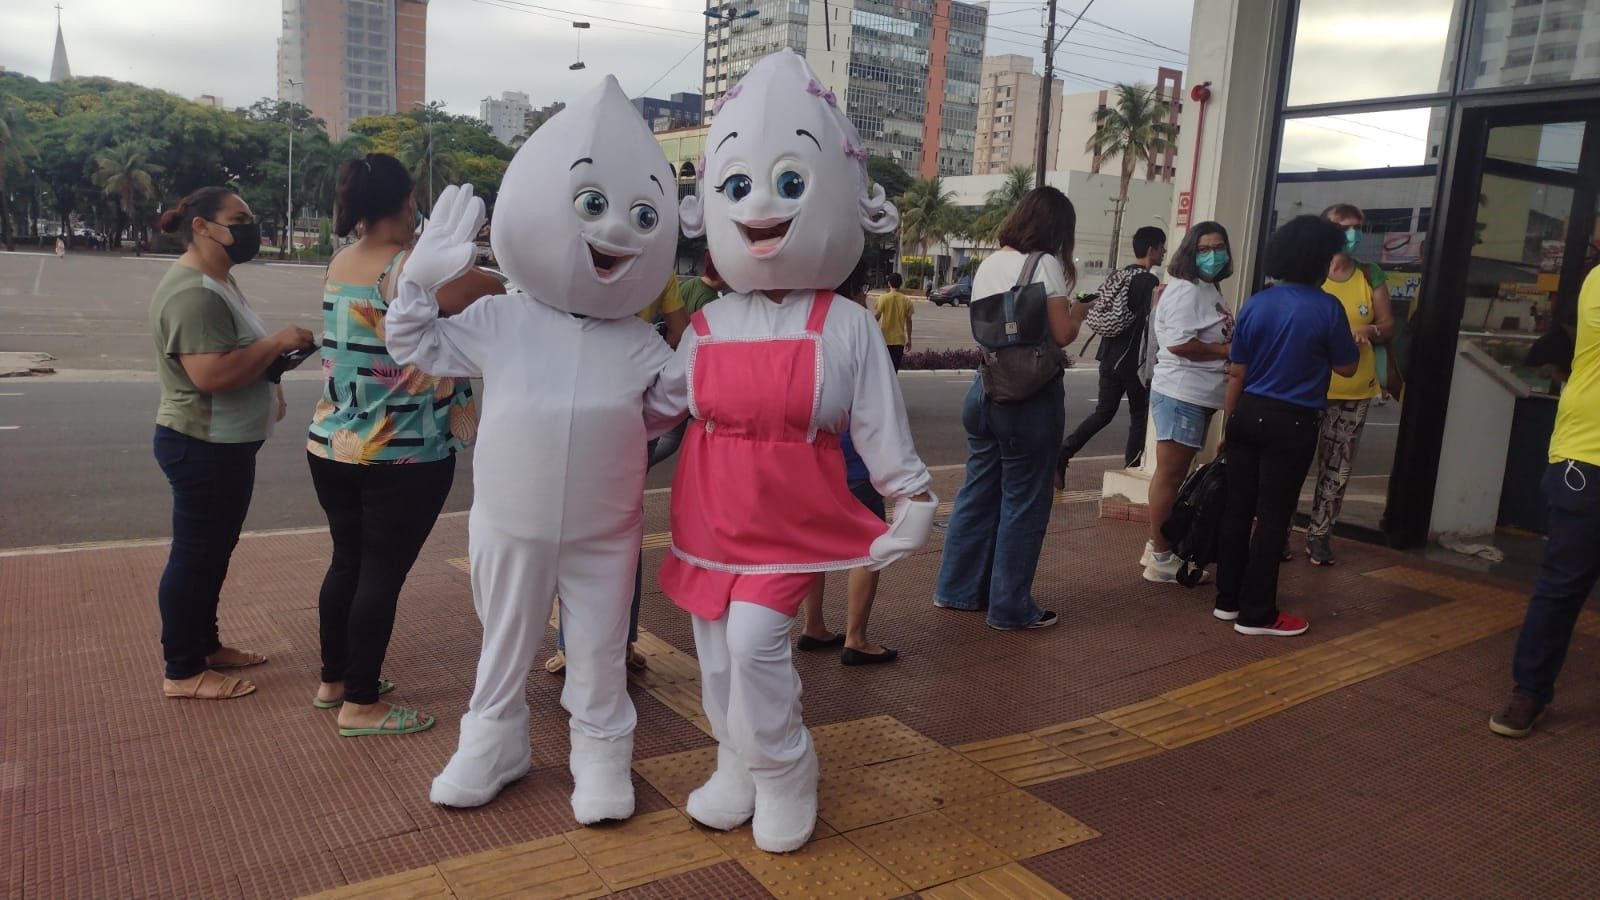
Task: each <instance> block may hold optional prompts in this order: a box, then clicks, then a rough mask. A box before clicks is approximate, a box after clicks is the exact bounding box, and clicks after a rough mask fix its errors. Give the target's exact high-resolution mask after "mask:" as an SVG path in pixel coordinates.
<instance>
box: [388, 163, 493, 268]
mask: <svg viewBox="0 0 1600 900" xmlns="http://www.w3.org/2000/svg"><path fill="white" fill-rule="evenodd" d="M484 218H485V216H484V212H483V198H482V197H474V196H473V195H472V185H470V184H462V185H454V184H452V185H450V186H449V187H447V188H445V189H444V191H443V192H441V193H440V194H439V202H437V203H435V204H434V205H433V215H432V216H431V217H429V219H428V223H427V225H426V226H424V227H423V229H422V237H420V238H418V239H417V245H416V247H414V248H413V249H412V251H411V255H409V256H407V257H406V265H405V268H404V269H402V270H401V275H400V279H401V282H402V283H404V282H407V281H409V282H411V283H413V284H415V285H417V286H418V287H421V288H422V289H423V290H424V291H427V292H428V293H429V294H432V293H433V292H434V291H437V290H438V289H439V288H441V287H443V286H444V285H446V284H449V283H450V282H452V281H454V280H456V279H457V278H460V277H461V275H462V273H464V272H466V271H467V269H469V268H471V267H472V260H473V257H474V255H475V254H476V248H475V247H473V244H472V242H473V239H475V238H476V237H477V236H478V232H479V230H481V229H482V228H483V222H484Z"/></svg>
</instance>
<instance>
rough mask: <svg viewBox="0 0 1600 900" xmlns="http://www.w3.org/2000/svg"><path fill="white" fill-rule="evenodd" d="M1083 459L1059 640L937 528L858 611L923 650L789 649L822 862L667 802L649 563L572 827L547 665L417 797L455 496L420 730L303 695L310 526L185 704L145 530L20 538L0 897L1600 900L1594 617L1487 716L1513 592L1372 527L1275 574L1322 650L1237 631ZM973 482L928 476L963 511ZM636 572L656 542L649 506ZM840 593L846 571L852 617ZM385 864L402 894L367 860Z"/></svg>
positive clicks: (1066, 505) (661, 617) (459, 558)
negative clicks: (620, 705) (459, 775)
mask: <svg viewBox="0 0 1600 900" xmlns="http://www.w3.org/2000/svg"><path fill="white" fill-rule="evenodd" d="M1081 468H1082V470H1081V471H1080V468H1079V467H1075V468H1073V469H1072V470H1071V471H1070V472H1069V475H1070V479H1071V480H1070V482H1069V485H1068V487H1069V491H1068V492H1067V493H1066V494H1064V495H1060V496H1059V498H1058V499H1059V500H1060V501H1061V502H1060V503H1058V506H1057V509H1056V513H1055V515H1054V518H1053V520H1052V523H1051V529H1050V534H1049V537H1048V539H1047V543H1046V551H1045V555H1044V559H1043V562H1042V565H1041V568H1040V574H1039V578H1038V581H1037V583H1036V594H1037V596H1038V597H1039V598H1040V600H1041V602H1042V603H1043V604H1044V605H1045V606H1046V607H1047V608H1052V609H1055V610H1057V611H1058V612H1060V613H1061V614H1062V616H1063V622H1062V624H1061V625H1060V626H1058V627H1056V628H1053V629H1049V630H1046V631H1041V632H1033V633H1024V634H1017V633H999V632H995V631H992V630H990V629H988V628H987V627H985V626H984V624H983V621H982V619H981V617H979V616H977V615H974V614H965V613H956V612H949V611H944V610H938V609H935V608H934V607H933V606H932V605H931V603H930V600H929V597H930V594H931V589H932V583H933V579H934V575H935V573H936V571H937V567H938V562H939V547H938V546H937V544H938V542H939V541H940V540H942V537H941V536H940V535H942V532H936V537H935V541H934V546H931V547H930V548H929V549H928V550H927V551H925V552H924V553H922V554H920V555H919V556H917V557H915V558H914V559H912V560H910V561H907V562H906V563H903V564H901V565H899V566H896V567H895V568H894V569H892V570H891V571H889V572H887V573H886V576H885V578H884V581H883V588H882V591H881V594H880V601H879V605H878V609H877V610H876V611H875V616H874V622H873V627H872V634H873V636H874V637H875V638H877V639H879V640H881V641H883V642H884V643H887V644H889V645H890V646H893V647H895V648H897V649H899V650H901V651H902V652H903V653H904V658H903V659H902V660H901V661H900V662H897V663H895V664H894V665H890V666H885V667H868V668H860V669H846V668H843V667H841V666H839V665H838V662H837V658H836V657H832V656H829V655H827V654H801V655H798V664H799V667H800V670H801V674H802V677H803V679H804V682H805V691H806V692H805V706H806V720H807V723H808V724H809V725H810V726H811V727H812V729H813V733H814V735H815V736H816V740H817V743H818V746H819V750H820V753H821V755H822V760H823V782H822V788H821V792H820V796H821V814H820V818H821V823H819V826H818V830H817V836H816V838H814V839H813V842H812V844H811V845H810V846H808V847H807V848H806V849H805V850H804V851H802V852H800V853H796V854H791V855H789V856H785V857H771V856H767V855H765V854H761V853H759V852H758V851H755V850H754V849H753V847H752V846H751V844H750V840H749V832H748V829H744V830H742V831H741V832H734V833H732V834H729V835H721V834H716V833H713V832H707V831H703V830H700V829H698V828H697V827H695V826H694V825H692V824H691V823H690V822H689V821H688V819H687V818H686V817H685V816H684V815H683V813H682V812H681V809H680V808H679V807H681V804H682V803H683V800H684V795H685V794H686V793H687V791H688V790H689V789H690V788H692V787H693V786H695V785H696V784H698V783H699V781H700V780H702V779H703V778H704V776H705V775H706V774H707V773H708V772H709V766H710V764H711V760H712V750H711V739H710V738H709V737H708V736H707V735H706V734H705V732H704V730H703V725H704V720H703V719H702V718H700V717H699V708H698V694H697V692H698V672H697V669H696V668H695V665H694V658H693V642H692V639H691V637H690V629H689V624H688V620H687V618H686V616H685V615H683V614H682V613H681V612H679V611H678V610H676V609H675V608H674V607H672V606H671V605H670V604H669V603H667V602H666V601H665V600H664V599H663V598H662V597H661V596H660V594H659V593H658V592H657V591H656V589H655V588H656V586H655V582H654V578H653V576H647V584H646V596H645V605H644V612H643V621H642V626H643V627H644V628H645V629H646V630H647V631H648V632H649V634H648V635H647V636H645V637H644V638H643V639H642V641H643V644H644V647H645V649H646V650H647V651H648V653H649V654H650V656H651V669H650V671H649V672H648V673H646V674H645V675H643V676H642V677H637V678H636V679H635V682H634V687H633V694H634V700H635V703H636V705H637V707H638V710H639V728H638V732H637V738H636V741H637V743H636V746H635V761H636V765H635V771H636V774H637V776H638V777H636V779H635V784H636V787H637V791H638V813H637V814H636V816H635V818H634V819H633V820H632V821H630V822H628V823H626V824H623V825H618V826H607V827H599V828H590V829H581V828H579V827H578V826H577V825H576V823H574V822H573V820H572V817H571V810H570V807H569V805H568V793H569V791H570V786H571V780H570V776H569V775H568V774H567V771H566V749H567V748H566V724H565V714H564V713H563V712H562V710H561V709H560V706H559V703H558V695H559V690H560V681H559V679H556V678H553V677H551V676H548V675H546V674H545V673H544V672H543V671H542V669H538V668H536V669H535V671H534V673H533V674H532V675H530V677H529V682H528V699H529V703H530V705H531V706H532V709H533V717H534V724H533V745H534V766H535V768H534V771H533V772H532V773H531V774H530V775H529V776H528V777H527V778H526V779H524V780H522V781H521V782H518V783H516V784H514V785H512V786H510V787H508V788H507V789H506V791H505V792H504V793H503V794H502V796H501V797H500V798H499V799H498V800H496V801H495V802H494V803H493V804H491V805H490V806H488V807H486V808H484V809H481V810H475V811H466V812H459V811H451V810H445V809H441V808H438V807H435V806H433V805H431V804H430V803H428V800H427V792H428V785H429V782H430V780H431V779H432V777H433V775H434V774H435V773H436V772H437V771H438V770H439V768H440V767H441V766H442V765H443V764H444V762H445V760H446V759H447V758H448V757H449V755H450V753H451V751H452V750H453V749H454V745H455V740H456V735H457V722H458V720H459V717H460V715H461V713H462V711H463V710H464V709H465V706H466V702H467V698H468V694H469V692H470V689H471V682H472V678H473V669H474V665H475V662H476V658H477V647H478V642H479V638H480V634H479V628H478V625H477V622H476V619H475V618H474V616H473V613H472V605H471V596H470V590H469V581H468V576H467V574H466V572H465V560H464V557H465V556H466V519H465V517H464V516H452V517H448V518H445V519H442V520H441V521H440V523H439V525H438V527H437V528H436V529H435V531H434V534H433V538H432V539H431V541H430V542H429V544H428V547H427V548H426V550H425V551H424V553H423V556H422V558H421V559H420V560H419V561H418V563H417V566H416V568H415V569H414V571H413V573H412V577H411V580H410V582H409V583H408V585H407V587H406V591H405V593H404V595H403V596H402V598H401V606H400V615H399V619H398V621H397V623H396V627H395V633H394V639H393V642H392V644H391V647H390V652H389V657H388V661H387V663H386V665H385V675H386V676H387V677H388V678H390V679H391V680H393V681H395V682H396V683H397V684H398V686H399V687H398V689H397V690H396V691H395V693H394V694H393V695H392V696H393V697H394V699H395V700H397V701H398V702H400V703H403V704H406V705H409V706H414V707H417V708H420V709H422V710H424V711H427V712H430V713H433V714H434V715H436V716H437V717H438V718H439V724H438V725H437V726H436V727H435V728H434V729H432V730H431V731H429V732H427V733H425V734H422V735H417V736H411V737H404V738H393V739H389V738H362V739H341V738H339V737H338V736H337V733H336V731H335V726H334V724H333V713H331V712H327V711H319V710H314V709H312V708H311V705H310V699H311V695H312V692H313V690H314V688H315V682H316V676H317V617H316V594H317V589H318V585H319V584H320V580H321V576H322V571H323V567H324V566H325V564H326V560H327V552H328V541H327V536H326V535H325V534H324V533H320V532H316V531H304V532H294V533H281V534H272V535H263V536H254V537H248V538H247V539H245V540H244V541H242V542H241V544H240V546H239V549H238V551H237V553H236V554H235V556H234V561H233V566H232V572H231V575H230V578H229V582H228V585H229V586H228V589H227V591H226V592H225V596H224V600H223V606H222V611H221V618H222V626H223V633H224V636H225V638H226V639H227V640H228V641H229V642H230V643H234V644H237V645H239V646H242V647H247V648H250V649H255V650H260V651H262V652H265V653H266V654H268V655H269V656H270V657H271V661H270V662H269V663H268V664H267V665H265V666H262V667H259V668H255V669H252V670H250V671H249V672H248V673H244V674H247V675H248V677H250V678H251V679H253V680H255V681H256V683H257V684H258V685H259V690H258V691H257V693H256V694H255V695H254V696H251V697H249V698H245V699H242V700H237V701H231V702H222V703H202V702H193V701H170V700H164V699H162V698H161V696H160V693H159V686H160V680H159V679H160V671H159V666H160V654H159V645H158V640H157V638H158V632H159V627H158V625H159V623H158V617H157V614H156V608H155V602H154V586H155V584H156V581H157V580H158V578H159V575H160V571H161V568H162V566H163V564H164V562H165V557H166V548H165V547H164V546H161V545H159V544H152V543H148V542H147V543H142V544H128V545H112V546H107V547H102V548H95V549H83V550H75V551H70V552H35V553H28V554H23V555H17V554H12V555H0V597H3V598H4V600H5V602H4V603H3V604H0V702H3V705H4V709H5V711H6V716H7V718H6V725H5V727H4V729H3V730H0V751H3V753H0V760H3V762H0V844H3V847H0V878H3V881H4V891H5V896H6V897H27V898H35V897H204V898H226V897H241V898H242V897H294V896H302V895H308V894H313V893H317V892H319V891H328V890H337V889H340V888H342V887H344V886H347V885H348V886H351V887H348V888H347V889H346V890H345V891H344V892H343V893H342V894H340V895H341V896H416V897H422V896H441V897H447V896H456V897H463V898H466V897H489V896H599V895H603V894H607V893H626V894H629V895H632V896H641V897H763V896H780V897H791V896H793V897H799V896H807V897H810V896H839V897H856V896H879V897H895V896H903V895H909V894H912V893H913V892H920V895H921V896H925V897H990V896H1015V897H1060V896H1063V895H1071V896H1076V897H1104V896H1125V897H1151V896H1180V895H1181V896H1186V897H1256V896H1354V895H1372V894H1384V895H1430V896H1480V895H1481V896H1488V895H1500V896H1509V895H1517V896H1574V897H1579V896H1595V895H1596V894H1597V893H1600V867H1597V866H1596V865H1595V862H1594V861H1595V859H1596V858H1597V857H1600V828H1597V827H1596V826H1595V825H1594V823H1593V810H1594V809H1595V808H1596V804H1597V803H1600V772H1597V771H1596V769H1595V766H1594V759H1595V753H1596V748H1597V747H1600V691H1597V690H1596V689H1595V684H1596V680H1597V675H1600V619H1597V618H1596V617H1595V616H1594V615H1593V614H1592V613H1590V614H1586V616H1585V619H1584V620H1583V622H1582V624H1581V625H1580V632H1581V633H1580V634H1579V636H1578V637H1577V638H1576V640H1575V642H1574V645H1573V649H1572V654H1571V656H1570V658H1569V661H1568V665H1567V671H1566V672H1565V674H1564V676H1563V685H1564V689H1565V690H1564V693H1563V695H1562V697H1561V699H1560V706H1559V707H1557V708H1555V709H1554V710H1552V712H1551V713H1550V714H1549V715H1548V717H1547V718H1546V719H1545V721H1544V722H1543V723H1542V724H1541V729H1540V731H1539V732H1538V733H1536V735H1535V736H1534V737H1532V738H1530V739H1528V740H1525V741H1521V742H1513V741H1507V740H1504V739H1500V738H1497V737H1494V736H1493V735H1491V734H1490V733H1489V731H1488V729H1487V727H1486V723H1487V719H1488V716H1489V713H1490V712H1491V711H1492V710H1493V709H1494V708H1495V707H1496V705H1497V704H1498V703H1499V702H1500V701H1501V700H1502V699H1503V694H1504V690H1505V689H1506V687H1507V679H1508V666H1509V660H1510V654H1511V645H1512V642H1513V641H1514V639H1515V629H1516V626H1517V625H1518V624H1519V622H1520V619H1521V612H1522V605H1523V600H1524V593H1523V589H1522V588H1521V587H1518V586H1517V585H1514V584H1506V583H1501V582H1495V581H1491V580H1488V579H1485V578H1483V577H1482V576H1477V575H1470V574H1467V573H1463V572H1461V571H1460V570H1456V569H1450V568H1444V567H1438V566H1434V565H1431V564H1427V563H1423V562H1419V561H1417V560H1415V559H1412V558H1410V557H1405V556H1401V555H1398V554H1393V553H1390V552H1387V551H1384V550H1381V549H1378V548H1373V547H1366V546H1360V545H1352V544H1341V545H1339V550H1340V554H1341V556H1340V565H1339V566H1338V567H1336V568H1333V569H1313V568H1311V567H1310V566H1307V565H1305V564H1304V563H1298V564H1295V565H1292V566H1286V567H1285V569H1284V589H1283V602H1284V605H1285V607H1286V608H1287V609H1288V610H1290V611H1293V612H1299V613H1304V614H1306V615H1308V616H1309V617H1310V618H1311V620H1312V630H1311V632H1310V633H1309V634H1308V635H1306V636H1305V637H1304V638H1301V639H1286V640H1274V639H1264V638H1263V639H1253V638H1243V637H1239V636H1237V635H1235V634H1234V633H1233V632H1232V631H1231V630H1230V629H1228V628H1227V627H1226V626H1225V625H1223V624H1222V623H1219V622H1217V621H1215V620H1214V619H1212V617H1211V616H1210V612H1209V610H1210V600H1211V595H1210V594H1209V592H1208V591H1207V590H1206V589H1204V588H1201V589H1196V590H1193V591H1186V590H1184V589H1182V588H1178V587H1162V586H1156V585H1149V584H1146V583H1145V582H1143V581H1142V580H1141V579H1140V578H1139V574H1138V570H1137V568H1136V567H1135V565H1134V561H1135V560H1136V558H1137V556H1138V553H1139V548H1140V544H1141V543H1142V541H1143V535H1142V533H1141V531H1140V529H1139V527H1138V526H1133V525H1130V524H1127V523H1118V522H1108V521H1102V520H1099V519H1097V518H1096V504H1095V502H1094V500H1095V499H1096V498H1097V496H1098V492H1097V491H1095V490H1093V486H1094V485H1097V484H1098V483H1099V477H1100V473H1099V472H1098V471H1097V470H1095V467H1093V466H1084V467H1081ZM959 475H960V473H959V472H953V473H941V476H940V477H939V480H938V484H937V486H936V489H937V490H938V491H939V493H940V495H941V497H943V498H944V499H946V500H947V501H948V500H950V499H953V498H954V496H955V487H956V479H958V478H959ZM646 519H647V521H646V532H647V533H648V535H649V537H647V540H646V548H647V552H646V571H647V573H652V572H653V571H654V570H655V568H656V566H658V565H659V563H660V561H661V557H662V553H663V552H664V547H665V545H666V541H665V535H664V532H665V530H666V497H665V496H663V495H655V496H652V497H650V498H649V502H648V504H647V510H646ZM843 582H844V579H843V578H840V577H835V578H833V579H831V580H830V584H829V588H830V590H829V614H830V622H831V624H834V625H836V626H842V624H843V623H842V615H843ZM374 879H384V880H383V881H378V882H374V881H373V880H374Z"/></svg>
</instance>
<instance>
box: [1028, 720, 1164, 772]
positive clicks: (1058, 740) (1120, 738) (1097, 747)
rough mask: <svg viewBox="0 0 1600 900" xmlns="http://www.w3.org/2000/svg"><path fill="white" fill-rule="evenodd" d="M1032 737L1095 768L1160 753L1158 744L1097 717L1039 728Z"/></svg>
mask: <svg viewBox="0 0 1600 900" xmlns="http://www.w3.org/2000/svg"><path fill="white" fill-rule="evenodd" d="M1033 736H1034V737H1036V738H1038V739H1039V740H1041V741H1043V742H1045V743H1046V744H1049V745H1050V746H1052V747H1055V748H1056V749H1057V750H1060V751H1061V752H1063V753H1065V754H1067V755H1068V756H1072V757H1076V758H1077V759H1078V760H1080V761H1082V762H1083V763H1085V764H1087V765H1089V766H1092V767H1094V768H1096V769H1103V768H1105V767H1107V766H1113V765H1117V764H1118V763H1125V762H1132V761H1133V760H1136V759H1143V758H1144V757H1146V756H1150V755H1152V754H1155V753H1160V752H1161V748H1160V747H1159V746H1158V745H1156V744H1154V743H1151V742H1150V741H1147V740H1145V739H1144V738H1142V737H1140V736H1139V735H1137V734H1134V733H1133V732H1131V731H1128V730H1126V729H1124V728H1118V727H1117V726H1115V725H1113V724H1111V723H1110V722H1107V721H1106V720H1104V719H1101V718H1099V717H1096V716H1090V717H1088V718H1085V719H1078V720H1076V721H1073V722H1067V723H1065V724H1062V725H1051V726H1049V727H1046V728H1040V729H1038V730H1036V731H1034V732H1033Z"/></svg>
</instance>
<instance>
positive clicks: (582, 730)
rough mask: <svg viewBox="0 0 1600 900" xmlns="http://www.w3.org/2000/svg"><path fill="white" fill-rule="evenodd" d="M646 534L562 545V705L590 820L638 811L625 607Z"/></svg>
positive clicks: (579, 815) (583, 811) (580, 809)
mask: <svg viewBox="0 0 1600 900" xmlns="http://www.w3.org/2000/svg"><path fill="white" fill-rule="evenodd" d="M640 537H641V535H640V534H639V533H638V532H637V531H635V532H633V533H631V534H628V535H626V536H624V537H623V538H621V539H615V540H607V541H603V542H595V541H591V542H586V543H585V544H584V545H582V546H570V545H569V546H565V547H563V548H562V550H561V574H560V584H559V593H560V595H561V623H562V632H563V634H564V635H565V637H566V642H567V671H566V684H565V686H564V687H563V688H562V690H561V705H562V706H564V707H566V710H567V712H568V714H570V715H571V717H572V718H571V721H570V728H569V730H570V732H571V735H572V752H571V755H570V756H569V763H570V765H571V767H572V815H573V817H574V818H576V819H577V820H578V821H579V822H580V823H581V824H584V825H593V824H594V823H596V822H604V821H607V820H615V819H626V818H628V817H629V816H631V815H633V772H632V766H633V728H634V725H635V724H636V723H637V721H638V719H637V717H636V715H635V713H634V709H633V699H632V698H631V697H629V696H628V670H627V658H626V654H627V650H628V611H629V610H628V608H629V606H630V604H631V601H632V599H633V576H634V567H633V565H631V563H632V562H633V561H634V559H635V558H636V557H637V556H638V553H639V539H640Z"/></svg>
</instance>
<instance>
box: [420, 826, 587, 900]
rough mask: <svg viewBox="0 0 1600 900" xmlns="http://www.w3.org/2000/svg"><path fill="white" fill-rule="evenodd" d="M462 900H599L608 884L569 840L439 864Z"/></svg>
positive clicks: (520, 846) (519, 846) (535, 843)
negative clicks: (508, 899) (525, 899)
mask: <svg viewBox="0 0 1600 900" xmlns="http://www.w3.org/2000/svg"><path fill="white" fill-rule="evenodd" d="M438 869H439V871H440V873H441V874H443V875H444V880H445V881H446V882H447V883H448V884H449V886H450V889H451V890H452V891H454V892H455V895H456V897H458V898H460V900H493V898H501V897H572V898H579V897H600V896H604V895H605V894H607V893H609V891H607V889H606V885H605V882H603V881H601V879H600V876H599V875H596V874H595V872H594V870H593V869H591V868H589V864H588V863H587V862H585V861H584V859H583V857H582V856H580V855H579V853H578V851H577V850H576V849H575V848H574V847H573V846H572V844H571V843H569V842H568V841H567V839H566V838H565V837H562V836H561V835H557V836H555V837H551V838H545V839H544V840H540V841H531V842H529V843H526V844H517V845H515V846H511V847H505V848H502V849H499V850H490V851H489V852H487V853H478V854H475V855H473V856H464V857H460V858H458V859H452V860H449V861H448V862H442V863H439V865H438Z"/></svg>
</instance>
